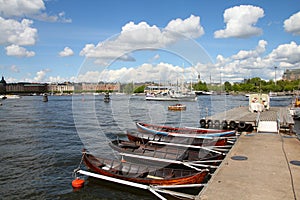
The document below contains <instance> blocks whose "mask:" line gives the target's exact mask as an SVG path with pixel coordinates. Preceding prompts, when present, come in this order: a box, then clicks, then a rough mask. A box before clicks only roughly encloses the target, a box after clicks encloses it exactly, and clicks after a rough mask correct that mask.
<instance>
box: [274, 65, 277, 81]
mask: <svg viewBox="0 0 300 200" xmlns="http://www.w3.org/2000/svg"><path fill="white" fill-rule="evenodd" d="M274 69H275V85H276V69H277V66H274Z"/></svg>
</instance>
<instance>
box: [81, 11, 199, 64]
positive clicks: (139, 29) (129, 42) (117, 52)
mask: <svg viewBox="0 0 300 200" xmlns="http://www.w3.org/2000/svg"><path fill="white" fill-rule="evenodd" d="M202 34H204V31H203V28H202V26H201V24H200V17H196V16H194V15H191V16H190V17H189V18H187V19H185V20H182V19H176V20H172V21H170V22H169V23H168V25H167V26H166V28H164V29H159V28H158V27H157V26H155V25H153V26H151V25H149V24H147V23H146V22H140V23H138V24H135V23H134V22H129V23H127V24H125V25H124V26H123V27H122V31H121V33H120V34H119V35H118V36H116V37H114V38H111V39H110V40H108V41H104V42H100V43H98V44H97V45H94V44H86V45H85V47H84V48H83V49H82V50H81V52H80V55H81V56H86V57H89V58H97V59H98V63H106V64H107V63H109V62H111V61H112V60H115V59H119V60H123V61H134V60H135V59H134V58H133V57H132V56H131V55H130V52H132V51H135V50H140V49H159V48H164V47H166V46H167V45H170V44H173V43H175V42H176V41H179V40H181V39H182V38H183V36H185V37H192V38H196V37H199V36H201V35H202Z"/></svg>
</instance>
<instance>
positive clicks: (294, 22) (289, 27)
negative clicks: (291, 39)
mask: <svg viewBox="0 0 300 200" xmlns="http://www.w3.org/2000/svg"><path fill="white" fill-rule="evenodd" d="M283 27H284V30H285V31H286V32H289V33H293V34H295V35H300V12H297V13H295V14H293V15H292V16H291V17H290V18H288V19H287V20H285V21H284V25H283Z"/></svg>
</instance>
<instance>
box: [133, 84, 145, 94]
mask: <svg viewBox="0 0 300 200" xmlns="http://www.w3.org/2000/svg"><path fill="white" fill-rule="evenodd" d="M145 87H146V86H145V85H141V86H139V87H137V88H135V90H134V91H133V92H134V93H144V90H145Z"/></svg>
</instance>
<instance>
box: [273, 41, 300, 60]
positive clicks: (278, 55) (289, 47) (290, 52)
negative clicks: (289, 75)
mask: <svg viewBox="0 0 300 200" xmlns="http://www.w3.org/2000/svg"><path fill="white" fill-rule="evenodd" d="M269 58H271V59H273V60H275V61H277V62H281V63H282V65H284V63H289V64H292V65H295V64H297V65H299V64H300V45H298V44H296V42H293V41H292V42H291V43H290V44H282V45H279V46H278V47H277V48H276V49H274V50H273V51H272V52H271V53H270V54H269Z"/></svg>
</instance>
